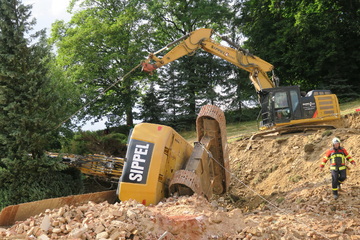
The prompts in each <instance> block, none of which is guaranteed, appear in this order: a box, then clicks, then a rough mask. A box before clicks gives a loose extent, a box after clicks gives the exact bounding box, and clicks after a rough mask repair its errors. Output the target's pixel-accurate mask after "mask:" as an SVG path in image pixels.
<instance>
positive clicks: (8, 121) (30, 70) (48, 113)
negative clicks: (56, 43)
mask: <svg viewBox="0 0 360 240" xmlns="http://www.w3.org/2000/svg"><path fill="white" fill-rule="evenodd" d="M30 9H31V7H30V6H25V5H23V4H22V3H21V2H20V1H17V0H9V1H1V2H0V131H1V132H0V189H1V193H0V202H1V203H3V204H8V203H12V204H16V203H19V202H22V201H32V200H38V199H41V198H43V197H44V196H47V197H51V196H59V195H61V194H64V193H66V194H72V193H75V192H74V191H72V190H75V189H78V190H79V189H80V188H81V184H79V185H78V186H74V185H73V184H77V182H76V180H75V179H74V178H76V176H75V175H73V176H70V175H69V176H68V177H66V176H65V175H66V174H65V175H64V172H63V170H64V167H63V166H61V164H59V163H58V162H56V161H53V162H51V161H50V162H48V161H47V160H46V158H45V157H44V151H45V150H46V149H49V148H52V147H53V146H54V141H53V140H54V139H55V138H56V137H55V136H58V133H59V130H58V129H57V126H59V124H60V123H61V120H60V119H62V118H64V116H66V114H67V112H68V111H72V106H73V103H72V101H73V97H76V94H75V92H74V91H72V90H71V89H72V88H70V89H65V88H67V87H69V86H71V83H65V82H64V78H61V77H62V73H61V72H59V71H58V68H57V67H56V65H54V64H53V63H52V57H51V54H50V47H49V46H48V45H47V43H46V39H45V32H44V31H40V32H37V33H35V34H31V28H32V26H33V25H34V24H35V21H29V18H30V15H31V12H30ZM55 77H57V78H56V79H55ZM47 174H50V175H47ZM73 177H74V178H73ZM61 178H63V181H62V182H59V180H60V179H61ZM66 184H67V185H68V187H65V188H62V187H61V186H62V185H66ZM59 188H62V190H60V191H58V192H56V191H57V190H58V189H59Z"/></svg>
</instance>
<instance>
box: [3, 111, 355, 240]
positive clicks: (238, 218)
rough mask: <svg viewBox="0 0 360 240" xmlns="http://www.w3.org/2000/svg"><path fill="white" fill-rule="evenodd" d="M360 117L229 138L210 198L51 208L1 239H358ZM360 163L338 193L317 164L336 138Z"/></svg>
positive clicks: (329, 177) (329, 178)
mask: <svg viewBox="0 0 360 240" xmlns="http://www.w3.org/2000/svg"><path fill="white" fill-rule="evenodd" d="M359 133H360V116H359V115H356V114H350V115H347V116H346V117H344V119H343V124H342V127H341V128H337V129H334V130H319V131H317V132H308V133H304V132H302V133H293V134H287V135H282V136H270V137H264V138H261V139H255V140H250V138H249V137H247V136H243V137H242V138H241V140H236V141H233V142H230V143H229V150H230V154H229V155H230V167H231V184H230V188H229V191H228V193H226V194H224V195H223V196H216V197H214V198H213V199H210V201H207V200H206V199H204V198H203V197H201V196H196V195H195V196H191V197H172V198H168V199H165V200H164V201H162V202H160V203H159V204H158V205H156V206H150V207H145V206H143V205H141V204H139V203H137V202H135V201H126V202H121V203H116V204H107V203H101V204H94V203H91V202H90V203H88V204H86V205H83V206H79V207H74V206H66V207H64V208H61V209H51V210H50V209H49V210H47V211H46V212H45V213H42V214H40V215H38V216H34V217H32V218H30V219H28V220H26V221H24V222H20V223H17V224H15V225H14V226H12V227H11V228H9V229H0V239H344V240H345V239H352V240H353V239H360V213H359V212H360V211H359V210H360V198H359V196H360V185H359V181H360V161H358V160H360V150H359V147H358V146H359V142H360V134H359ZM335 136H336V137H339V138H340V139H341V140H342V146H344V147H346V148H347V150H348V152H349V153H350V154H351V155H352V156H353V158H354V159H355V161H356V162H357V163H358V165H357V166H355V167H353V166H350V168H351V169H350V171H349V174H348V179H347V180H346V183H345V184H343V186H342V190H341V191H340V197H339V199H338V200H334V199H333V197H332V192H331V175H330V171H329V164H327V165H326V167H325V169H323V170H321V169H320V168H319V164H320V162H321V159H322V157H323V156H324V154H325V151H326V150H327V149H328V148H329V147H330V143H331V139H332V138H334V137H335Z"/></svg>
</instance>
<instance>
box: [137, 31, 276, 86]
mask: <svg viewBox="0 0 360 240" xmlns="http://www.w3.org/2000/svg"><path fill="white" fill-rule="evenodd" d="M213 34H214V31H213V29H208V28H201V29H198V30H195V31H193V32H191V33H189V34H186V35H185V36H183V37H181V38H179V39H178V40H176V41H174V42H172V43H170V44H168V45H167V46H166V47H165V48H163V49H161V50H159V51H157V52H156V53H151V54H150V55H149V58H148V59H147V60H146V61H145V62H144V63H143V71H146V72H152V71H154V70H155V69H157V68H159V67H162V66H164V65H166V64H168V63H170V62H173V61H175V60H177V59H179V58H181V57H183V56H185V55H192V54H194V53H195V52H196V51H197V50H198V49H200V48H202V49H203V50H205V51H207V52H209V53H211V54H214V55H216V56H218V57H220V58H222V59H224V60H226V61H228V62H230V63H232V64H234V65H235V66H237V67H239V68H241V69H243V70H245V71H248V72H249V73H250V79H251V81H252V83H253V84H254V87H255V89H256V90H257V91H261V90H262V89H265V88H273V87H275V82H273V81H272V80H271V79H270V78H269V77H268V75H267V72H270V71H272V70H273V68H274V67H273V65H272V64H270V63H268V62H266V61H264V60H262V59H261V58H259V57H256V56H254V55H252V54H250V53H248V52H247V51H245V50H244V49H241V48H240V49H234V48H231V47H226V46H222V45H220V44H218V43H216V42H215V41H214V40H213V39H211V36H212V35H213ZM226 41H227V40H226ZM178 42H180V43H179V44H178V45H177V46H175V47H174V48H173V49H172V50H170V51H169V52H167V53H166V54H165V55H164V56H163V57H162V58H160V57H158V56H156V54H157V53H159V52H161V51H163V50H165V49H167V48H169V47H171V46H173V45H174V44H176V43H178ZM227 42H229V41H227ZM150 60H153V61H155V63H154V64H150V63H149V62H150Z"/></svg>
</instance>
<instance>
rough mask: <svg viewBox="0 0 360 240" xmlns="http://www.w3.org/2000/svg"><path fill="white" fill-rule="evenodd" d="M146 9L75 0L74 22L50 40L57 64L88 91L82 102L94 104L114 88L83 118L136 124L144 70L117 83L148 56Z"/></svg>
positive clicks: (113, 1)
mask: <svg viewBox="0 0 360 240" xmlns="http://www.w3.org/2000/svg"><path fill="white" fill-rule="evenodd" d="M76 6H78V7H79V8H80V10H77V8H76ZM142 8H143V7H142V5H141V1H137V0H131V1H125V0H122V1H117V0H100V1H92V0H86V1H85V0H84V1H81V0H73V1H72V2H71V10H72V12H73V16H72V18H71V21H70V22H69V23H65V22H63V21H57V22H56V23H55V24H54V25H53V28H52V37H51V40H52V42H53V43H55V44H56V46H57V48H58V63H59V64H60V65H61V66H63V67H64V69H65V70H66V73H67V74H68V75H69V76H70V77H71V78H72V79H75V80H76V81H77V83H78V84H80V85H81V86H82V87H83V89H84V95H83V99H85V100H86V102H89V101H91V100H93V99H94V98H96V97H98V96H99V93H103V91H104V90H105V89H108V88H109V87H111V88H110V90H109V91H107V92H106V93H105V94H104V95H103V96H101V98H98V99H97V101H94V102H93V103H92V104H91V105H90V106H89V107H88V108H87V109H85V111H84V112H83V113H84V114H83V115H82V116H84V115H85V116H86V114H88V115H90V116H91V117H96V118H102V117H103V116H106V115H108V114H111V115H112V116H118V117H117V119H115V118H112V120H113V121H116V122H113V124H116V123H119V122H121V121H122V120H125V121H126V123H127V124H128V125H132V124H133V118H134V117H133V108H134V105H135V103H136V101H137V98H138V97H139V88H138V84H137V82H136V81H137V80H138V79H139V73H140V71H139V70H138V71H135V72H132V74H131V75H130V76H129V77H127V78H125V79H123V80H122V81H120V82H119V83H117V84H115V83H116V82H117V81H118V80H119V79H121V78H122V77H123V76H124V75H125V74H127V73H128V72H129V71H130V70H132V69H133V68H134V67H135V66H137V65H138V64H139V63H140V60H141V59H142V58H143V57H144V55H145V54H144V53H143V48H144V47H143V46H144V42H143V40H144V39H145V37H144V36H145V35H147V34H148V33H147V31H146V25H145V23H144V22H142V21H143V19H144V17H143V11H142ZM109 124H110V123H109Z"/></svg>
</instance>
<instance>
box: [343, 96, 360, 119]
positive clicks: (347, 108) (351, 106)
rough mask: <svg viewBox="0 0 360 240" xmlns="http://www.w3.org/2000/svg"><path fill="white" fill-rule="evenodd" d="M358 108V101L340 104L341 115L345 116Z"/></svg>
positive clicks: (359, 106) (359, 102)
mask: <svg viewBox="0 0 360 240" xmlns="http://www.w3.org/2000/svg"><path fill="white" fill-rule="evenodd" d="M358 108H360V99H359V100H355V101H352V102H347V103H341V104H340V112H341V115H345V114H348V113H353V112H355V111H356V109H358Z"/></svg>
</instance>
